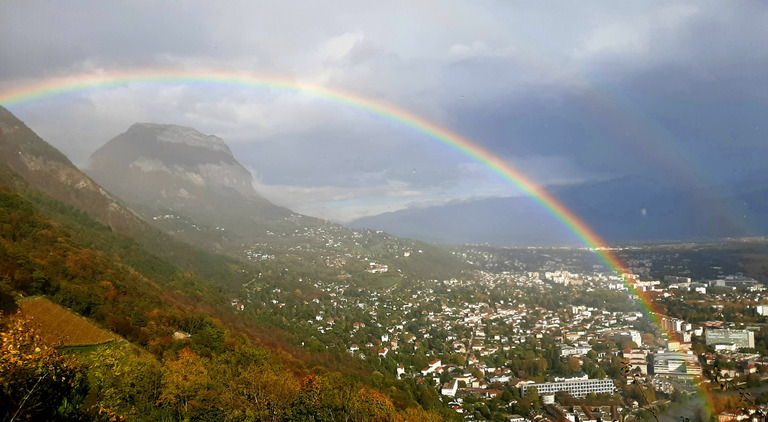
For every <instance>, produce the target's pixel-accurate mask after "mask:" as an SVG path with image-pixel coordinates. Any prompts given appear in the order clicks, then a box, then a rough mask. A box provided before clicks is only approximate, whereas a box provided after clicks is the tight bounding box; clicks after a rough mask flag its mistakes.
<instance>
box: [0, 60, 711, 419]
mask: <svg viewBox="0 0 768 422" xmlns="http://www.w3.org/2000/svg"><path fill="white" fill-rule="evenodd" d="M200 83H212V84H219V85H233V86H250V87H266V88H273V89H278V90H284V91H290V92H298V93H302V94H305V95H310V96H315V97H318V98H322V99H326V100H328V101H332V102H335V103H340V104H344V105H347V106H349V107H352V108H356V109H361V110H365V111H368V112H370V113H373V114H375V115H378V116H381V117H384V118H386V119H389V120H391V121H394V122H397V123H399V124H402V125H404V126H406V127H409V128H411V129H413V130H414V131H416V132H420V133H422V134H424V135H425V136H427V137H429V138H432V139H434V140H437V141H439V142H441V143H443V144H445V145H446V146H448V147H450V148H452V149H454V150H456V151H458V152H460V153H461V154H463V155H465V156H467V157H469V158H471V159H472V160H474V161H476V162H478V163H480V164H481V165H483V166H485V167H487V168H488V169H490V170H491V171H493V172H494V173H495V174H497V175H498V176H499V177H501V178H502V179H504V180H506V181H507V182H509V183H510V184H511V185H513V186H515V187H517V188H518V189H520V190H521V191H523V192H524V193H525V194H526V195H528V196H529V197H531V198H533V199H534V200H535V201H536V202H537V203H538V204H539V205H541V206H542V207H543V208H544V209H546V210H547V211H548V212H549V213H550V214H551V215H552V216H553V217H554V218H555V219H557V220H558V221H559V222H560V223H561V224H562V225H563V226H565V227H566V228H567V229H568V230H569V231H570V232H572V233H573V234H574V235H575V236H576V237H577V238H578V239H579V240H580V241H581V242H582V243H583V244H584V245H585V246H587V247H589V248H590V249H591V250H592V251H593V252H594V253H595V254H596V255H597V256H598V258H599V259H600V260H601V261H602V262H603V263H605V264H606V265H607V266H608V267H609V268H610V269H611V270H612V271H613V272H615V273H616V274H617V275H619V276H620V277H621V278H622V280H623V282H624V284H625V285H626V286H627V287H628V288H629V290H630V292H631V293H632V294H633V295H635V296H636V297H637V298H638V302H639V304H640V305H641V307H642V308H643V310H644V312H645V314H646V315H647V316H648V317H649V318H650V319H651V320H652V321H653V322H654V323H655V324H656V325H657V326H659V327H661V324H660V321H659V318H658V317H657V315H658V314H661V312H659V309H658V308H657V307H656V306H655V305H654V301H653V300H652V299H651V298H650V297H649V296H648V295H647V294H646V293H645V292H643V291H640V290H637V289H636V288H635V286H634V284H633V283H632V278H631V272H630V271H629V269H628V268H627V266H626V265H625V264H624V263H623V262H622V261H621V260H620V259H619V258H618V257H617V256H616V254H615V253H614V252H613V250H612V248H610V247H609V246H608V245H607V244H606V242H605V241H604V240H602V239H601V238H600V236H598V235H597V233H595V232H594V230H592V228H590V227H589V226H588V225H587V224H586V223H585V222H584V221H583V220H582V219H581V218H580V217H579V216H578V215H576V214H575V213H573V212H572V211H571V210H569V209H568V208H567V207H566V206H565V205H563V204H562V203H561V202H560V201H559V200H558V199H557V198H555V197H554V196H552V195H551V194H549V193H548V192H547V191H546V190H544V188H543V187H541V186H540V185H538V184H537V183H536V182H534V181H533V180H532V179H530V178H529V177H527V176H526V175H525V174H523V173H522V172H521V171H519V170H518V169H516V168H515V167H514V166H512V165H511V164H510V163H508V162H506V161H504V160H502V159H500V158H499V157H497V156H496V155H494V154H493V153H492V152H491V151H489V150H488V149H486V148H484V147H483V146H481V145H479V144H477V143H475V142H472V141H471V140H469V139H467V138H464V137H462V136H461V135H459V134H457V133H454V132H452V131H451V130H449V129H447V128H444V127H441V126H438V125H436V124H434V123H432V122H429V121H427V120H426V119H424V118H422V117H420V116H418V115H416V114H414V113H411V112H409V111H407V110H403V109H401V108H398V107H395V106H393V105H390V104H386V103H384V102H381V101H376V100H373V99H370V98H365V97H362V96H359V95H355V94H352V93H350V92H345V91H342V90H338V89H331V88H328V87H325V86H321V85H316V84H312V83H305V82H298V81H295V80H291V79H287V78H282V77H275V76H268V75H255V74H251V73H242V72H235V71H222V70H199V69H195V70H189V69H175V68H169V69H155V68H152V69H144V68H142V69H130V70H121V71H106V72H100V73H96V74H82V75H74V76H67V77H56V78H49V79H44V80H42V81H31V82H29V83H26V84H24V83H22V84H19V85H17V86H13V87H10V88H7V89H2V90H0V104H2V105H6V106H13V105H19V104H23V103H27V102H32V101H35V100H39V99H42V98H46V97H51V96H60V95H65V94H70V93H77V92H81V91H88V90H94V89H100V88H109V87H118V86H127V85H131V84H200ZM662 329H663V328H662ZM668 334H670V333H668ZM702 392H703V390H702ZM703 395H704V398H705V399H708V395H707V394H703ZM707 401H709V400H707ZM708 407H709V406H708ZM710 409H711V407H710Z"/></svg>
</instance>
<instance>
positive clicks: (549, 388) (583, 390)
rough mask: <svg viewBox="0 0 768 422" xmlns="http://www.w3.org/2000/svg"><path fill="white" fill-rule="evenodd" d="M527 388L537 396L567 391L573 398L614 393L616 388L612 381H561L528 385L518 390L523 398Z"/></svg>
mask: <svg viewBox="0 0 768 422" xmlns="http://www.w3.org/2000/svg"><path fill="white" fill-rule="evenodd" d="M529 388H536V390H537V391H538V392H539V394H555V393H557V392H558V391H567V392H569V393H570V394H571V395H572V396H573V397H576V398H581V397H584V396H586V395H587V394H589V393H595V394H600V393H611V394H613V393H614V392H615V391H616V387H615V386H614V385H613V380H611V379H602V380H575V381H562V382H543V383H538V384H528V385H524V386H522V387H521V388H520V390H521V392H522V394H523V396H525V391H526V390H528V389H529Z"/></svg>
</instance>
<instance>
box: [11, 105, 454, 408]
mask: <svg viewBox="0 0 768 422" xmlns="http://www.w3.org/2000/svg"><path fill="white" fill-rule="evenodd" d="M2 129H3V134H2V137H1V138H0V144H2V149H3V156H2V158H4V159H5V160H6V161H8V164H6V162H4V161H2V160H0V310H3V311H5V312H6V313H4V314H0V331H2V332H3V345H4V346H5V345H7V344H11V345H13V343H6V342H7V341H11V342H13V341H16V340H15V339H18V342H19V343H20V344H21V346H20V347H19V348H18V350H23V351H24V353H25V354H26V355H27V356H29V357H31V358H34V359H33V360H31V361H29V362H26V361H25V362H21V363H18V364H17V363H14V365H15V366H14V371H0V373H2V374H3V376H2V377H0V378H2V381H3V386H4V387H5V388H3V389H2V391H0V415H2V417H3V418H10V417H11V416H12V415H16V414H19V416H20V417H22V418H23V419H29V420H52V419H56V420H58V419H61V420H74V419H76V420H93V419H98V420H103V416H101V417H99V418H97V417H96V416H94V415H96V414H97V413H98V414H99V415H102V414H109V415H114V418H113V419H114V420H122V419H120V418H119V417H118V416H117V415H119V414H124V415H127V414H129V413H130V414H131V415H132V417H135V418H139V419H142V420H160V419H162V420H182V419H189V420H225V419H227V418H231V419H241V418H246V415H256V416H253V417H254V418H256V419H266V418H267V417H268V416H269V417H272V418H275V417H278V416H279V417H280V418H288V417H289V416H292V415H296V414H298V415H301V414H319V413H323V414H330V415H333V418H338V419H350V418H351V415H360V414H366V413H367V412H374V411H375V412H379V413H381V412H386V417H387V420H393V419H395V418H397V417H399V415H398V413H404V412H405V411H406V407H408V408H409V409H408V412H409V413H408V414H409V415H410V414H412V412H413V411H416V413H417V414H418V415H421V416H422V418H421V419H413V418H410V419H409V420H440V414H439V413H437V411H433V412H432V413H427V412H425V411H423V410H421V409H418V408H416V409H413V407H414V406H416V407H418V403H417V402H416V401H415V400H414V399H408V400H405V401H399V402H398V404H397V407H396V406H395V404H393V401H392V400H391V399H390V398H388V397H387V396H385V395H383V394H382V393H379V392H378V391H376V390H373V389H371V387H370V386H371V385H373V384H372V383H371V382H370V381H369V379H368V378H369V375H370V374H371V371H370V369H369V368H366V367H364V365H363V363H362V361H360V360H357V359H353V358H352V357H350V356H347V355H346V353H344V354H341V355H339V356H333V362H334V366H332V367H330V366H325V367H324V366H323V365H324V364H325V361H324V360H323V359H325V358H328V356H330V355H328V356H325V355H320V356H316V355H310V354H308V353H306V352H305V351H304V350H303V349H302V348H301V347H300V346H298V344H299V339H294V338H291V334H289V333H286V332H285V331H282V330H280V329H276V328H274V327H271V326H265V325H260V324H257V323H256V322H255V320H254V319H252V318H250V317H249V316H248V314H246V313H244V312H242V311H236V310H235V308H233V307H232V306H230V303H231V298H232V297H237V296H236V295H235V293H234V290H232V289H229V288H226V287H222V285H221V284H220V283H214V282H213V281H214V280H211V279H215V281H217V282H221V281H227V280H229V281H230V282H232V284H234V285H236V286H240V285H241V284H242V282H243V281H244V280H255V279H256V278H257V277H260V276H261V274H258V275H257V274H255V273H254V272H252V271H251V269H250V267H249V266H248V265H244V264H241V263H239V262H238V261H235V260H231V259H224V258H222V257H216V256H214V255H211V254H204V253H200V252H199V251H195V250H194V249H192V248H190V247H179V245H178V242H176V241H174V240H172V239H171V238H169V237H168V236H165V235H162V234H161V233H159V232H158V231H157V230H155V229H153V228H151V227H149V226H147V225H146V224H145V223H143V222H142V221H141V220H138V219H136V218H135V216H134V215H133V214H132V213H131V212H130V211H128V210H127V209H126V208H124V207H123V206H122V205H121V203H120V202H119V201H117V200H116V199H114V198H113V197H112V196H110V195H109V194H107V193H106V192H102V191H101V190H100V188H99V187H98V185H96V184H95V183H94V182H92V181H90V182H89V179H88V178H87V177H86V176H84V175H82V174H80V173H79V172H77V171H76V169H75V168H74V167H72V166H71V164H69V162H68V160H66V158H64V157H63V156H62V155H61V154H60V153H59V152H58V151H57V150H56V149H54V148H52V147H51V146H49V145H48V144H46V143H45V142H44V141H43V140H42V139H40V138H38V137H36V136H35V135H34V134H33V133H31V131H29V129H28V128H26V126H24V125H23V124H22V123H21V122H19V121H18V120H15V118H13V116H11V115H10V113H7V114H6V115H5V116H3V126H2ZM13 148H16V151H15V155H17V156H21V157H23V159H18V160H14V153H13ZM29 163H37V165H30V164H29ZM11 164H12V165H14V166H16V167H17V168H19V169H20V170H21V171H22V172H24V174H25V175H27V177H29V180H31V181H32V183H34V184H32V183H28V182H27V180H26V178H25V177H23V176H22V175H21V174H19V173H17V172H16V171H14V169H13V168H11ZM48 167H52V169H51V168H48ZM44 175H47V177H53V178H54V179H51V180H48V179H47V178H46V177H45V176H44ZM62 175H68V176H69V177H68V178H63V177H62ZM72 180H75V181H78V182H79V183H78V182H71V181H72ZM36 185H40V186H42V187H45V189H47V190H49V191H50V192H52V193H53V194H56V195H59V196H60V197H61V198H63V200H62V201H59V200H56V199H54V198H52V197H51V196H49V195H47V194H46V193H44V192H42V191H41V190H39V189H37V188H36ZM81 192H86V193H87V194H93V192H97V193H99V195H93V196H92V197H91V196H87V195H85V196H83V195H81V194H80V193H81ZM84 197H85V198H91V199H92V198H95V199H93V202H89V201H85V200H84ZM103 198H106V199H103ZM64 200H66V201H69V202H71V203H77V204H85V206H90V207H91V208H89V209H90V212H89V213H86V212H84V211H83V210H80V209H78V208H75V207H74V206H72V205H71V204H67V203H64V202H63V201H64ZM108 200H112V202H109V201H108ZM94 204H95V205H94ZM104 204H107V206H111V207H112V208H114V209H115V210H116V211H117V212H122V213H126V215H129V216H131V218H132V219H133V220H132V222H130V223H125V224H123V223H124V222H121V221H117V220H114V221H113V223H114V224H113V226H112V227H113V228H117V227H127V228H128V229H130V230H138V231H139V232H141V233H147V234H150V235H153V236H155V237H156V238H157V239H158V242H161V243H164V244H165V250H166V255H171V256H172V257H175V258H176V260H178V261H180V262H192V263H193V264H191V265H189V267H188V268H179V267H177V266H175V265H173V264H172V263H171V262H169V261H167V260H164V259H162V258H160V257H158V256H156V255H154V254H153V253H150V252H148V251H147V250H146V249H145V248H143V247H142V246H141V245H140V244H138V243H136V242H134V241H133V240H132V239H131V238H129V237H127V236H125V235H123V234H120V233H117V232H116V230H113V229H112V228H110V227H108V226H105V225H102V224H100V223H98V222H97V221H94V219H93V218H91V217H90V216H89V215H91V213H92V215H94V216H99V215H101V214H99V211H103V208H100V206H101V205H104ZM115 218H116V217H115ZM155 244H156V243H153V245H155ZM182 246H183V245H182ZM168 250H170V251H171V253H168V252H167V251H168ZM211 260H213V261H212V262H211ZM219 264H221V265H219ZM196 266H200V267H204V268H208V267H214V268H220V271H219V270H217V271H219V273H218V275H216V274H214V275H212V276H210V277H201V276H200V275H198V274H196V273H195V272H193V271H191V270H190V268H191V269H192V270H194V268H195V267H196ZM279 268H283V267H279ZM291 269H293V267H291ZM265 278H266V277H265ZM262 280H264V279H262ZM270 286H271V287H272V288H274V287H276V286H273V285H270ZM30 295H42V296H46V297H48V298H51V299H52V300H53V301H54V302H55V303H57V304H59V305H63V306H65V307H67V308H69V309H71V310H72V311H74V312H76V313H77V314H79V315H81V316H85V317H88V318H91V319H92V320H93V321H95V322H96V323H97V324H99V325H100V326H101V327H103V328H108V329H110V330H112V331H114V332H115V333H117V334H119V335H121V336H122V337H124V338H126V339H128V340H130V341H131V342H132V343H133V345H134V346H138V347H140V348H141V349H143V351H136V350H134V349H130V348H120V349H118V348H107V349H102V350H99V351H98V352H97V353H94V354H92V355H88V356H85V355H77V356H78V359H82V361H81V362H79V363H77V362H73V361H70V360H67V361H66V362H67V363H66V365H67V368H70V369H71V371H70V372H71V374H72V376H71V377H69V375H67V378H64V377H63V376H62V373H61V371H59V369H56V370H57V371H59V372H58V373H57V376H56V377H47V380H46V381H48V380H51V381H50V382H46V383H40V382H39V381H40V380H41V379H42V378H41V377H40V371H41V368H46V367H54V366H55V365H60V364H62V363H63V362H64V361H63V360H62V359H60V358H59V357H58V356H57V354H56V353H53V352H51V353H45V354H42V353H39V352H40V350H46V351H48V350H53V347H52V346H50V345H46V344H43V343H42V340H39V339H37V336H36V335H35V330H36V328H35V323H30V322H26V323H19V322H18V321H11V320H10V319H9V318H7V317H5V315H9V314H12V313H13V310H14V308H15V307H16V304H15V301H16V300H17V298H19V297H22V296H30ZM249 306H250V304H249ZM257 306H258V305H254V310H255V309H257ZM20 321H23V320H20ZM45 322H46V321H38V323H45ZM6 334H7V335H6ZM30 339H31V340H33V341H31V340H30ZM15 347H16V346H13V347H3V348H0V354H2V356H0V362H6V363H7V362H13V361H12V360H11V359H10V358H11V357H13V358H15V357H14V356H10V355H12V354H14V353H16V350H17V349H16V348H15ZM9 351H10V355H9V353H8V352H9ZM73 359H75V358H73ZM22 364H24V365H26V366H24V367H22ZM315 368H317V369H315ZM333 368H343V369H344V372H343V373H339V372H336V371H334V370H333ZM313 372H317V374H313ZM46 375H47V374H46ZM303 376H306V378H304V381H300V380H301V378H302V377H303ZM188 378H192V382H187V381H183V380H186V379H188ZM179 380H182V381H179ZM53 381H55V382H53ZM92 381H95V382H93V384H91V385H90V386H88V385H87V384H88V383H89V382H92ZM180 382H181V384H183V385H181V386H180V384H179V383H180ZM389 382H391V383H392V384H393V386H392V388H391V389H387V390H386V391H387V394H391V392H397V391H411V390H407V389H408V388H410V387H409V384H407V383H406V382H405V381H402V380H396V379H394V378H392V379H391V380H389ZM33 385H34V386H36V388H33V387H32V386H33ZM75 385H77V388H73V387H74V386H75ZM67 386H69V387H67ZM233 386H236V387H235V388H233ZM241 387H242V388H241ZM385 387H386V386H382V387H380V388H382V389H385ZM65 388H66V391H65ZM182 389H183V392H182V391H181V390H182ZM32 391H35V394H34V395H33V394H31V393H32ZM308 394H312V395H311V396H309V397H311V398H312V399H311V400H309V399H308V398H307V397H308ZM407 394H410V396H409V397H415V396H414V395H413V394H412V392H409V393H407ZM254 396H257V397H259V400H254V399H253V397H254ZM347 397H349V398H351V399H344V398H347ZM86 398H87V401H86ZM374 400H375V402H374ZM94 402H95V404H96V407H95V408H92V409H91V412H92V413H90V414H83V413H82V412H84V411H85V409H87V406H90V405H92V404H93V403H94ZM186 402H189V403H190V405H189V406H186V405H180V404H179V403H186ZM45 403H48V404H49V406H47V407H45V406H43V404H45ZM62 403H64V404H68V406H64V404H62ZM192 403H193V404H192ZM307 403H308V404H309V407H307V405H306V404H307ZM367 403H375V404H376V407H375V408H373V407H372V406H368V407H366V406H367ZM442 410H443V412H448V410H447V409H442ZM20 411H21V413H19V412H20ZM62 412H65V413H62ZM301 412H304V413H301ZM379 413H377V414H379ZM275 415H278V416H275ZM296 417H297V418H300V416H296Z"/></svg>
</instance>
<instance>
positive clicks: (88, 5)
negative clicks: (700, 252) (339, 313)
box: [0, 0, 768, 222]
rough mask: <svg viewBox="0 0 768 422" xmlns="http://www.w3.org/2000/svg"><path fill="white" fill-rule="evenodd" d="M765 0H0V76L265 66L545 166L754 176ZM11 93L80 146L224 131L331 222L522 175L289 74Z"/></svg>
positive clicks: (42, 127) (556, 175) (706, 182)
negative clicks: (308, 88) (275, 82)
mask: <svg viewBox="0 0 768 422" xmlns="http://www.w3.org/2000/svg"><path fill="white" fill-rule="evenodd" d="M766 22H768V3H765V2H757V1H728V2H725V1H721V2H707V1H696V2H676V1H624V2H605V1H599V2H597V1H596V2H590V1H579V2H571V1H537V2H531V1H479V0H478V1H461V2H458V1H446V0H439V1H437V0H436V1H414V0H408V1H398V0H393V1H386V2H365V1H362V2H361V1H358V0H355V1H332V2H318V1H296V2H285V1H274V2H254V1H243V2H237V1H228V2H224V3H222V2H218V1H209V2H206V1H194V2H160V1H131V2H102V1H70V2H50V1H24V2H19V1H11V0H0V91H2V90H3V89H8V88H10V87H13V86H16V85H19V84H25V83H30V81H37V80H44V79H46V78H51V77H62V76H69V75H82V74H99V73H103V72H110V71H116V70H121V69H132V68H182V69H214V70H231V71H238V72H249V73H251V72H252V73H254V74H260V75H275V76H280V77H283V78H289V79H292V80H295V81H297V82H308V83H314V84H318V85H321V86H325V87H328V88H332V89H340V90H344V91H347V92H351V93H354V94H356V95H359V96H362V97H366V98H370V99H372V100H375V101H379V102H383V103H386V104H389V105H392V106H395V107H398V108H400V109H403V110H407V111H408V112H411V113H415V114H417V115H419V116H422V117H423V118H425V119H427V120H429V121H431V122H433V123H435V124H437V125H439V126H442V127H445V128H447V129H450V130H451V131H453V132H455V133H458V134H460V135H462V136H464V137H466V138H468V139H471V140H472V141H474V142H476V143H478V144H480V145H483V146H484V147H486V148H487V149H489V150H490V151H492V152H493V153H494V154H496V155H497V156H499V157H501V158H503V159H504V160H506V161H508V162H509V163H511V164H512V165H514V166H515V167H517V168H518V169H520V170H521V171H523V172H524V173H525V174H527V175H528V176H530V177H531V178H532V179H533V180H535V181H537V182H538V183H540V184H541V185H543V186H548V187H554V186H562V185H576V184H583V183H592V182H598V181H605V180H610V179H613V178H621V177H626V176H633V177H647V178H652V179H656V180H660V181H663V182H665V183H670V184H674V185H677V186H679V187H682V188H689V189H721V190H726V191H729V190H734V189H739V186H743V185H747V184H750V183H763V182H766V181H768V168H767V167H768V166H767V165H766V164H765V161H766V159H765V157H768V138H767V137H766V135H768V119H766V118H767V117H768V43H767V42H766V41H765V40H768V25H766V24H765V23H766ZM9 109H10V110H11V111H12V112H14V113H15V114H16V115H17V116H18V117H19V118H21V119H22V120H23V121H25V123H27V125H28V126H30V127H31V128H32V129H33V130H35V131H36V132H37V133H38V134H39V135H40V136H42V137H43V138H44V139H45V140H47V141H49V142H50V143H52V144H53V145H54V146H56V147H57V148H59V149H60V150H61V151H62V152H64V153H65V154H67V156H68V157H70V159H71V160H72V161H73V162H74V163H75V164H77V165H79V166H85V165H87V163H88V157H89V156H90V154H91V153H92V152H93V151H95V150H96V149H97V148H99V147H100V146H101V145H103V144H104V143H106V142H107V141H108V140H110V139H111V138H113V137H115V136H117V135H118V134H120V133H122V132H124V131H125V130H127V128H128V127H129V126H130V125H131V124H133V123H135V122H155V123H173V124H179V125H185V126H190V127H194V128H195V129H197V130H199V131H201V132H204V133H207V134H214V135H217V136H219V137H221V138H223V139H224V140H225V142H227V144H229V145H230V147H231V149H232V150H233V152H234V154H235V156H236V158H237V159H238V160H239V161H240V162H241V163H242V164H243V165H244V166H246V168H248V169H249V170H250V171H251V172H252V173H253V175H254V179H255V188H256V189H257V191H258V192H260V193H261V194H262V195H264V196H265V197H267V198H268V199H270V200H272V201H273V202H275V203H277V204H280V205H284V206H288V207H289V208H291V209H293V210H294V211H297V212H301V213H305V214H309V215H314V216H318V217H323V218H328V219H331V220H335V221H340V222H348V221H350V220H352V219H355V218H358V217H362V216H367V215H373V214H378V213H381V212H386V211H395V210H398V209H403V208H407V207H423V206H430V205H440V204H444V203H448V202H456V201H470V200H473V199H479V198H490V197H505V196H514V195H520V194H521V193H520V192H519V191H517V190H516V189H515V188H514V187H512V186H510V185H509V184H508V183H506V182H504V181H503V180H501V179H500V178H499V177H498V176H495V175H494V174H492V173H491V172H490V171H489V170H487V169H486V168H485V167H484V166H482V165H480V164H479V163H476V162H473V161H472V160H470V159H469V158H467V157H465V156H463V155H462V154H460V153H458V152H456V151H453V150H451V149H449V148H448V147H446V146H445V145H443V144H441V143H439V142H437V141H435V140H433V139H428V138H427V137H425V136H424V135H422V134H419V133H416V132H415V131H414V130H412V129H410V128H408V127H406V126H403V125H401V124H397V123H395V122H393V121H390V120H387V119H386V118H383V117H382V116H377V115H373V114H371V113H369V112H366V111H364V110H360V109H355V108H353V107H349V106H344V105H342V104H339V103H334V102H331V101H327V100H324V99H322V98H317V97H312V96H308V95H306V94H302V93H297V92H287V91H281V90H276V89H269V88H263V87H262V88H252V87H251V88H249V87H243V86H216V85H210V84H183V83H167V84H130V85H126V86H118V87H111V88H103V89H97V90H89V91H83V92H76V93H70V94H66V95H60V96H55V97H48V98H44V99H40V100H36V101H32V102H28V103H24V104H17V105H14V106H12V107H9Z"/></svg>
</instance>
